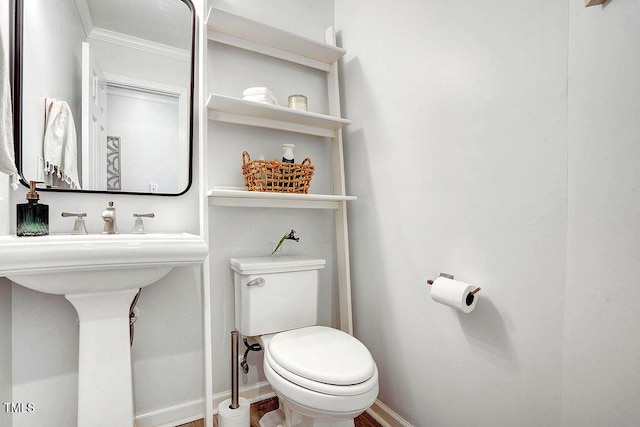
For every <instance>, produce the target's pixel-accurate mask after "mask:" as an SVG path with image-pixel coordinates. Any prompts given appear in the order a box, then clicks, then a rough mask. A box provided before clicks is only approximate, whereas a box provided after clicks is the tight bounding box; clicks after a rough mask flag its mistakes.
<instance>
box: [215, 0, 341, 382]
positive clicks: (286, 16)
mask: <svg viewBox="0 0 640 427" xmlns="http://www.w3.org/2000/svg"><path fill="white" fill-rule="evenodd" d="M210 5H212V6H215V7H219V8H222V9H226V10H229V11H231V12H234V13H238V14H241V15H243V16H247V17H249V18H252V19H256V20H260V21H262V22H264V23H266V24H269V25H273V26H276V27H279V28H282V29H285V30H288V31H292V32H296V33H298V34H302V35H305V36H307V37H310V38H313V39H315V40H320V41H323V40H324V32H325V29H326V28H327V27H329V26H331V25H332V23H333V2H332V1H322V2H312V3H311V2H299V1H297V0H270V1H268V2H264V1H261V0H250V1H242V2H238V1H231V0H229V1H226V0H218V1H213V2H210ZM208 56H209V64H208V65H209V67H208V76H207V77H208V81H207V84H208V88H209V91H212V92H215V93H218V94H222V95H228V96H235V97H242V91H243V90H244V89H246V88H248V87H251V86H267V87H269V88H270V89H271V90H272V91H273V92H274V94H275V96H276V98H277V99H278V102H279V104H280V105H285V106H286V105H287V97H288V95H290V94H294V93H302V94H305V95H307V97H308V99H309V111H314V112H319V113H325V114H326V113H327V110H328V101H327V89H326V74H325V73H324V72H321V71H313V70H310V69H308V68H306V67H302V66H298V65H294V64H290V63H288V62H285V61H281V60H277V59H274V58H269V57H266V56H262V55H259V54H255V53H251V52H247V51H243V50H239V49H236V48H233V47H229V46H225V45H220V44H217V43H210V44H209V46H208ZM208 133H209V140H208V150H209V152H208V154H209V158H208V162H207V163H208V165H209V186H210V187H212V186H214V185H222V186H238V187H243V186H244V180H243V176H242V171H241V165H242V162H241V155H242V151H243V150H247V151H248V152H249V153H250V155H251V156H252V158H256V157H257V156H258V155H260V154H262V155H264V157H265V158H266V159H273V158H274V157H275V158H279V157H281V155H282V144H283V143H294V144H295V149H294V154H295V156H296V160H297V161H302V160H303V159H304V158H305V157H309V158H311V161H312V163H313V164H314V165H316V171H315V174H314V177H313V181H312V183H311V190H310V191H311V192H313V193H324V194H328V193H331V192H332V175H331V168H330V167H331V152H330V150H331V147H330V143H329V141H328V140H327V139H325V138H318V137H312V136H304V135H297V134H291V133H287V132H280V131H271V130H266V129H260V128H250V127H244V126H238V125H231V124H226V123H219V122H213V121H210V122H209V128H208ZM333 215H334V213H333V211H324V210H317V209H309V210H305V209H293V210H288V209H272V208H268V209H265V208H262V209H248V208H229V207H210V208H209V218H210V221H209V224H210V225H209V226H210V248H211V251H210V265H211V289H212V291H211V293H212V300H211V305H212V324H211V326H212V342H213V349H212V350H213V366H214V371H213V389H214V390H213V391H214V394H219V393H224V392H226V391H228V390H229V388H230V370H229V368H228V367H229V363H230V332H231V331H232V330H233V329H234V295H233V275H232V271H231V269H230V267H229V259H230V258H232V257H242V256H268V255H269V254H270V253H271V251H272V250H273V248H274V247H275V245H276V244H277V242H278V241H279V240H280V238H281V237H282V235H283V234H284V233H286V232H288V231H289V230H291V229H295V230H296V232H297V235H298V237H299V238H300V241H299V242H297V243H296V242H292V241H287V242H285V244H284V248H283V251H282V253H283V254H285V255H286V254H289V255H309V256H315V257H320V258H324V259H326V260H327V265H326V267H325V268H324V269H323V270H321V271H320V284H321V286H320V295H319V299H320V304H319V322H320V323H321V324H324V325H331V324H335V322H336V312H335V311H334V308H333V307H334V304H333V303H334V301H335V298H336V289H335V287H336V285H337V279H336V265H335V250H334V241H335V237H334V236H335V230H334V220H333ZM240 346H241V350H242V351H244V345H243V344H242V343H241V344H240ZM249 365H250V372H249V374H248V375H241V376H240V383H241V384H240V385H241V387H244V388H252V387H254V386H255V385H256V384H257V383H260V382H262V381H264V375H263V373H262V353H252V354H251V355H250V357H249Z"/></svg>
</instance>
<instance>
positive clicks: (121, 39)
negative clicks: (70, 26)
mask: <svg viewBox="0 0 640 427" xmlns="http://www.w3.org/2000/svg"><path fill="white" fill-rule="evenodd" d="M76 1H83V0H76ZM87 38H89V39H92V40H99V41H103V42H107V43H113V44H116V45H119V46H124V47H128V48H131V49H138V50H142V51H145V52H149V53H153V54H156V55H164V56H168V57H169V58H173V59H178V60H180V61H190V60H191V52H189V51H188V50H186V49H179V48H177V47H173V46H169V45H166V44H162V43H156V42H152V41H149V40H145V39H141V38H139V37H134V36H130V35H127V34H123V33H119V32H116V31H111V30H107V29H105V28H101V27H95V26H94V27H93V30H92V31H91V32H90V33H89V35H88V36H87Z"/></svg>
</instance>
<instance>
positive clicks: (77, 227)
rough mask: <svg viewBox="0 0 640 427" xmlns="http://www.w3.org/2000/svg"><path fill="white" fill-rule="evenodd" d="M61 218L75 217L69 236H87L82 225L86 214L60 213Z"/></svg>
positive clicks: (85, 228)
mask: <svg viewBox="0 0 640 427" xmlns="http://www.w3.org/2000/svg"><path fill="white" fill-rule="evenodd" d="M62 216H63V217H64V218H67V217H70V216H75V217H76V222H75V223H74V224H73V230H72V231H71V234H88V233H87V227H85V225H84V219H85V217H86V216H87V214H86V213H72V212H62Z"/></svg>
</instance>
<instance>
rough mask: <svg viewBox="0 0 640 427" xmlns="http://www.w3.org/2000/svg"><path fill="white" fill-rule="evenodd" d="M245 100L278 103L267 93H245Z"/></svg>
mask: <svg viewBox="0 0 640 427" xmlns="http://www.w3.org/2000/svg"><path fill="white" fill-rule="evenodd" d="M242 99H244V100H245V101H253V102H261V103H263V104H271V105H278V100H277V99H275V98H273V97H271V96H269V95H245V96H244V97H243V98H242Z"/></svg>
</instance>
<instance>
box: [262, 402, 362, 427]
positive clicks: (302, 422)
mask: <svg viewBox="0 0 640 427" xmlns="http://www.w3.org/2000/svg"><path fill="white" fill-rule="evenodd" d="M278 400H280V399H278ZM280 405H281V407H280V408H278V409H276V410H274V411H271V412H267V413H266V414H264V415H263V416H262V418H260V422H259V425H260V427H354V426H355V423H354V421H353V419H349V420H331V419H321V418H312V417H308V416H304V415H302V414H300V413H299V412H295V411H292V410H291V409H288V408H287V407H286V406H285V405H283V404H282V400H280ZM282 407H284V410H283V409H282ZM285 412H286V416H285Z"/></svg>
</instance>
